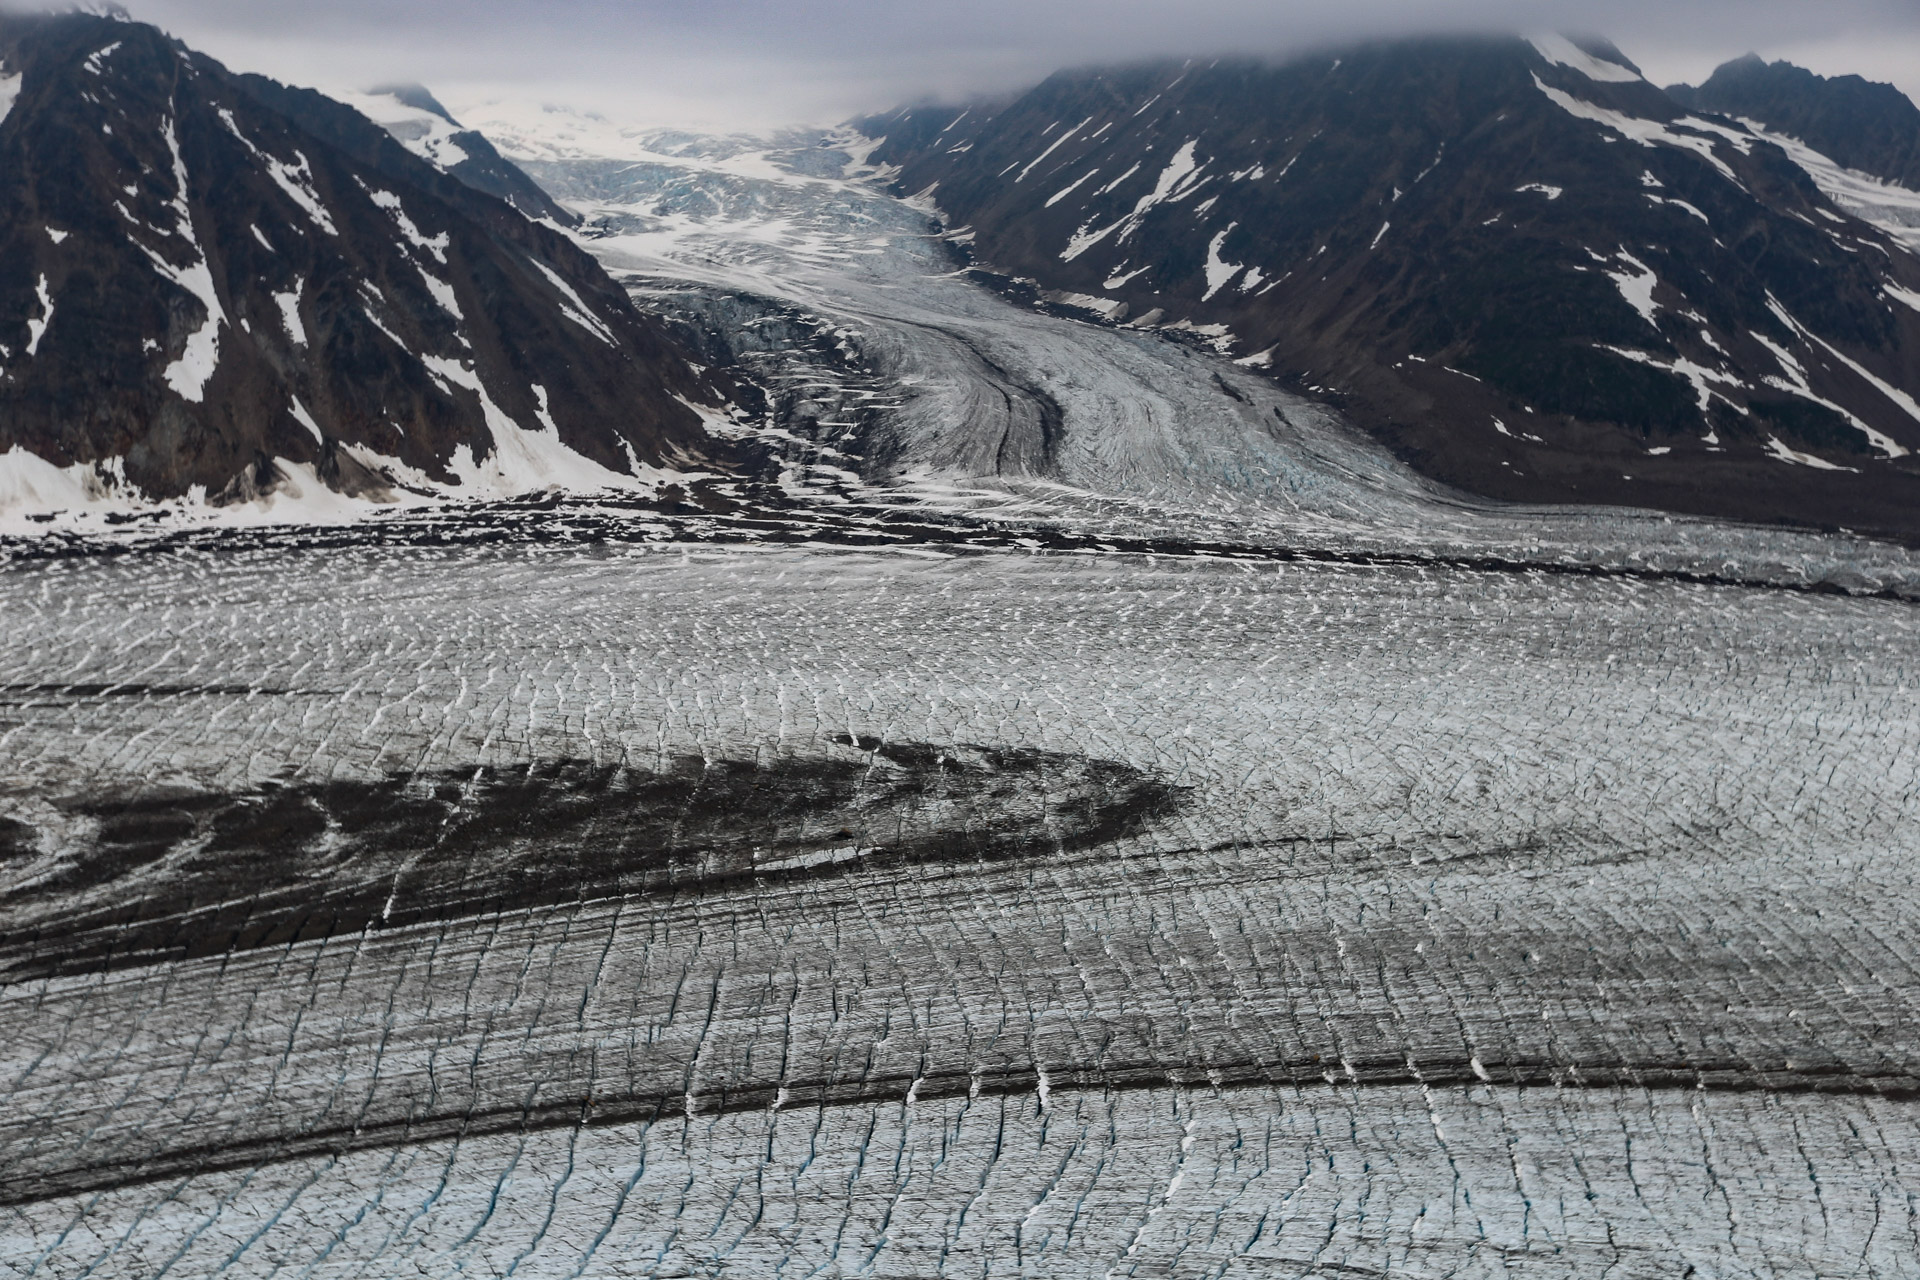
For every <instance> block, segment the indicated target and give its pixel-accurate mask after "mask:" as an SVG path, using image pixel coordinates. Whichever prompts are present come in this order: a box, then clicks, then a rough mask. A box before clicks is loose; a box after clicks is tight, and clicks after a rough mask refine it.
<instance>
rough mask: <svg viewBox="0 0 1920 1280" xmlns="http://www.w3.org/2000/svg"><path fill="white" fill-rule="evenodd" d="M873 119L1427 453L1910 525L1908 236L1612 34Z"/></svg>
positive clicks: (1026, 242) (1073, 270) (1565, 477)
mask: <svg viewBox="0 0 1920 1280" xmlns="http://www.w3.org/2000/svg"><path fill="white" fill-rule="evenodd" d="M860 124H861V127H862V128H863V129H864V130H865V131H866V132H867V133H868V134H869V135H872V136H884V138H885V141H884V142H883V143H882V145H881V146H880V147H879V148H878V149H877V150H876V151H875V152H874V155H873V159H874V160H875V161H876V162H878V163H887V164H892V165H896V166H899V169H900V172H899V174H898V179H897V183H898V189H899V190H900V191H902V192H903V193H923V192H924V193H928V194H929V196H930V198H931V199H932V200H933V201H934V202H935V203H937V204H938V205H939V207H940V209H941V210H942V212H943V213H944V215H945V216H946V218H947V220H948V221H949V222H950V223H951V225H952V227H953V228H954V229H955V231H956V232H958V231H961V230H963V229H969V230H970V232H971V235H970V237H966V239H967V241H968V242H969V243H971V245H972V247H973V250H974V252H975V253H976V254H977V256H978V258H979V259H980V261H981V262H982V263H984V264H986V265H988V266H991V267H993V268H995V269H998V270H1000V271H1004V272H1006V273H1008V274H1010V275H1014V276H1019V277H1026V278H1030V279H1032V280H1034V281H1037V282H1038V287H1039V288H1040V289H1041V290H1043V291H1046V292H1047V294H1048V296H1051V297H1053V298H1055V299H1060V300H1064V301H1066V302H1069V303H1073V302H1075V301H1077V302H1078V303H1079V304H1081V305H1091V306H1097V307H1098V308H1100V309H1102V310H1106V311H1108V312H1109V313H1112V312H1113V311H1114V309H1116V308H1121V310H1120V311H1119V313H1118V314H1119V318H1120V319H1122V320H1123V321H1125V322H1128V323H1143V322H1153V323H1158V324H1161V325H1168V324H1172V325H1176V326H1178V325H1180V324H1181V322H1190V323H1191V325H1192V326H1193V327H1195V328H1199V329H1202V330H1205V329H1206V327H1207V326H1215V325H1218V326H1224V331H1215V336H1216V338H1218V339H1219V340H1221V341H1226V340H1227V335H1230V338H1231V341H1232V343H1233V345H1232V351H1233V354H1235V355H1236V356H1239V357H1242V358H1243V359H1247V360H1249V361H1250V362H1251V363H1254V364H1256V365H1258V366H1261V367H1267V368H1270V369H1271V370H1272V371H1273V372H1274V374H1275V375H1276V376H1279V377H1282V378H1284V379H1287V380H1289V381H1292V382H1294V383H1295V384H1297V385H1299V386H1302V387H1304V388H1306V389H1308V390H1309V391H1311V392H1314V393H1317V394H1324V395H1326V396H1327V397H1328V398H1329V399H1331V400H1332V401H1333V402H1334V403H1336V404H1337V405H1339V406H1341V407H1342V408H1343V409H1344V410H1345V411H1346V412H1347V413H1348V414H1349V415H1350V416H1351V417H1352V418H1353V419H1354V420H1355V421H1356V422H1357V423H1358V424H1359V425H1361V426H1363V427H1364V428H1366V429H1368V430H1369V431H1371V432H1373V433H1374V434H1375V435H1376V436H1377V437H1378V438H1380V439H1382V440H1383V441H1384V442H1386V443H1387V444H1389V445H1390V446H1391V447H1392V448H1393V449H1394V450H1395V451H1396V452H1398V453H1399V454H1400V455H1401V456H1402V457H1403V458H1405V459H1407V460H1408V461H1409V462H1411V463H1412V464H1414V465H1415V466H1417V467H1419V468H1420V469H1422V470H1424V471H1425V472H1427V473H1428V474H1430V475H1433V476H1435V477H1437V478H1440V479H1443V480H1446V481H1448V482H1450V483H1453V484H1457V485H1460V486H1462V487H1464V488H1467V489H1470V490H1474V491H1477V492H1480V493H1484V494H1488V495H1491V496H1495V497H1500V498H1507V499H1514V500H1519V501H1550V502H1604V503H1622V504H1631V505H1637V506H1650V507H1656V508H1666V509H1669V510H1681V511H1691V512H1702V513H1708V514H1718V515H1725V516H1734V517H1741V518H1750V519H1762V520H1790V521H1796V522H1802V523H1812V524H1823V525H1842V526H1847V527H1851V528H1856V529H1871V530H1878V531H1881V532H1886V533H1893V534H1896V535H1900V536H1914V535H1916V534H1920V514H1917V513H1920V468H1917V467H1916V465H1915V463H1916V459H1915V457H1914V456H1913V451H1914V450H1916V449H1920V406H1916V404H1915V400H1916V398H1917V397H1916V393H1920V309H1916V308H1920V261H1916V259H1915V258H1914V257H1913V256H1912V253H1911V251H1910V250H1909V249H1908V247H1907V246H1906V244H1905V243H1904V242H1903V240H1902V238H1901V236H1900V235H1899V234H1896V233H1897V232H1898V230H1899V229H1898V228H1894V229H1892V230H1889V229H1888V228H1885V227H1882V226H1878V225H1874V224H1872V223H1869V222H1866V221H1862V220H1860V219H1859V218H1856V217H1854V216H1852V215H1851V214H1849V213H1847V212H1846V211H1844V210H1842V209H1840V208H1838V207H1837V206H1836V205H1835V204H1833V203H1832V202H1831V201H1830V200H1829V198H1828V197H1827V196H1825V195H1824V194H1823V193H1822V191H1821V189H1820V188H1819V187H1818V186H1817V185H1816V183H1815V182H1814V180H1813V178H1812V176H1810V173H1809V171H1807V170H1805V169H1803V168H1802V167H1801V166H1800V165H1799V164H1798V163H1796V162H1795V161H1794V160H1793V159H1792V158H1791V157H1790V156H1789V155H1788V154H1787V153H1786V152H1785V151H1783V150H1782V149H1781V148H1780V147H1778V146H1776V145H1774V144H1773V143H1771V142H1768V141H1766V140H1765V139H1764V138H1762V137H1761V136H1759V135H1758V134H1756V133H1754V132H1753V131H1751V130H1749V129H1747V128H1746V127H1745V126H1743V125H1742V124H1740V123H1739V122H1738V121H1735V120H1732V119H1729V118H1725V117H1718V116H1704V115H1700V114H1692V113H1690V112H1689V111H1688V109H1687V108H1686V107H1684V106H1683V105H1682V104H1680V103H1679V102H1677V101H1675V100H1674V99H1673V98H1671V97H1670V96H1668V95H1667V94H1666V93H1665V92H1663V91H1662V90H1660V89H1659V88H1657V87H1655V86H1654V85H1652V84H1649V83H1647V82H1646V81H1645V80H1643V79H1641V78H1640V77H1639V75H1638V74H1637V72H1636V71H1635V70H1634V69H1633V68H1632V67H1631V65H1630V64H1628V63H1627V62H1626V59H1625V58H1624V57H1622V56H1621V55H1620V54H1619V53H1618V51H1617V50H1613V49H1611V47H1610V46H1604V45H1591V46H1589V47H1588V48H1582V47H1580V46H1577V45H1575V44H1574V43H1572V42H1569V41H1542V42H1540V43H1539V44H1538V45H1536V44H1532V43H1529V42H1526V41H1521V40H1504V39H1474V40H1437V41H1419V42H1408V43H1400V44H1391V45H1379V46H1371V47H1367V48H1362V49H1357V50H1348V51H1345V52H1343V53H1341V54H1340V55H1339V56H1334V55H1332V54H1329V55H1327V56H1324V57H1315V58H1310V59H1302V60H1297V61H1293V62H1290V63H1285V64H1279V65H1275V64H1265V63H1256V62H1252V61H1241V62H1231V61H1221V62H1218V63H1214V64H1211V65H1201V64H1193V65H1187V66H1181V65H1163V66H1147V67H1134V68H1125V69H1117V70H1091V71H1076V72H1065V73H1061V74H1059V75H1056V76H1054V77H1052V78H1050V79H1049V80H1047V81H1046V82H1045V83H1043V84H1041V85H1039V86H1038V87H1036V88H1034V89H1033V90H1031V91H1029V92H1027V93H1025V94H1023V95H1020V96H1018V97H1016V98H1014V99H1012V100H1011V101H1007V102H1002V103H994V104H976V105H974V106H972V107H970V108H968V109H965V110H962V109H961V108H957V107H952V108H949V107H926V108H912V109H908V110H904V111H900V112H897V113H894V114H893V115H890V116H884V117H876V118H873V119H869V120H865V121H862V122H860ZM1069 295H1082V296H1081V297H1079V298H1078V299H1077V300H1076V299H1075V298H1073V297H1071V296H1069Z"/></svg>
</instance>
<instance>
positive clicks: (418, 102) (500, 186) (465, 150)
mask: <svg viewBox="0 0 1920 1280" xmlns="http://www.w3.org/2000/svg"><path fill="white" fill-rule="evenodd" d="M339 100H340V101H342V102H345V103H346V104H347V105H348V106H350V107H352V108H354V109H355V110H356V111H358V112H360V114H361V115H364V116H366V117H367V118H368V119H369V120H372V121H373V122H374V123H376V124H378V125H379V126H380V127H381V128H383V129H385V130H386V131H387V132H388V133H390V134H392V135H393V136H394V137H395V138H396V139H398V140H399V141H400V143H401V144H402V145H403V146H405V147H406V148H407V150H409V151H411V152H413V153H414V154H415V155H417V156H419V157H420V158H421V159H422V160H425V161H426V162H427V163H429V164H431V165H433V166H434V167H435V168H438V169H444V170H445V171H446V172H448V173H450V174H452V175H453V176H454V177H456V178H458V179H460V181H462V182H464V183H466V184H467V185H468V186H470V187H472V188H473V189H474V190H476V191H484V192H486V193H487V194H488V195H490V196H498V197H499V198H500V199H502V200H505V201H506V202H507V203H508V204H510V205H512V206H513V207H514V208H516V209H518V210H519V211H520V212H521V213H524V214H526V215H527V216H528V217H529V218H534V219H546V220H547V221H549V222H556V223H558V224H560V225H561V226H563V227H570V226H573V225H574V224H575V223H576V222H577V221H578V219H577V218H575V217H574V215H573V214H571V213H569V212H567V210H566V209H564V208H562V207H561V206H560V205H559V204H557V203H555V202H554V199H553V197H552V196H550V195H548V194H547V193H546V192H545V191H542V190H541V189H540V186H539V184H538V183H536V182H535V181H534V180H533V179H532V178H529V177H528V176H527V175H526V174H525V173H524V172H522V171H521V169H520V168H519V166H517V165H515V164H514V163H513V162H512V161H511V160H508V159H507V158H506V157H505V156H503V155H501V154H500V152H499V151H498V150H496V149H495V147H494V145H493V143H492V142H491V141H490V140H489V139H488V138H487V135H486V134H484V133H481V132H480V131H479V130H478V129H469V128H466V127H465V126H464V125H462V124H461V123H460V122H459V121H458V120H456V119H454V118H453V113H452V112H450V111H448V110H447V109H446V108H445V107H444V106H442V105H441V104H440V100H439V99H438V98H436V97H434V96H433V94H432V93H430V92H429V91H428V90H427V89H426V88H425V86H423V85H417V84H412V85H392V86H388V87H386V88H382V89H376V90H374V91H373V92H371V93H354V94H342V95H340V97H339Z"/></svg>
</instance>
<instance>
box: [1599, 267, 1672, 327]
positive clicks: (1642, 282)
mask: <svg viewBox="0 0 1920 1280" xmlns="http://www.w3.org/2000/svg"><path fill="white" fill-rule="evenodd" d="M1617 256H1618V257H1619V258H1620V259H1621V260H1622V261H1624V262H1625V263H1626V264H1627V265H1628V266H1629V267H1631V268H1633V269H1632V270H1630V271H1609V272H1607V278H1608V279H1609V280H1612V281H1613V285H1614V288H1616V289H1618V290H1620V296H1621V297H1623V298H1625V299H1626V300H1627V305H1628V306H1630V307H1632V308H1633V309H1634V310H1635V311H1638V312H1639V313H1640V318H1641V319H1642V320H1645V321H1646V322H1647V323H1648V324H1650V325H1652V326H1653V327H1654V328H1656V329H1658V328H1659V327H1660V321H1659V316H1660V304H1659V303H1657V302H1655V301H1654V300H1653V291H1654V289H1655V287H1656V286H1658V285H1659V283H1660V277H1658V276H1656V275H1655V274H1654V273H1653V268H1652V267H1649V266H1648V265H1647V264H1646V263H1644V262H1642V261H1640V259H1638V258H1636V257H1634V256H1633V255H1632V254H1630V253H1628V252H1627V251H1626V250H1625V249H1621V250H1620V252H1619V254H1618V255H1617Z"/></svg>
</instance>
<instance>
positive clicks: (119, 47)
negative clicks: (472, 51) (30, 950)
mask: <svg viewBox="0 0 1920 1280" xmlns="http://www.w3.org/2000/svg"><path fill="white" fill-rule="evenodd" d="M0 58H4V64H5V67H6V70H7V72H8V74H9V76H10V77H11V78H12V80H13V83H14V84H15V86H16V90H15V92H16V96H15V97H14V99H13V100H12V101H11V102H10V103H9V104H8V109H7V112H6V115H5V117H4V119H0V363H3V366H4V377H0V470H5V471H6V472H7V475H6V476H5V477H0V480H4V483H0V488H11V489H12V490H16V491H17V490H23V489H24V490H32V491H35V492H36V493H37V494H38V497H39V498H40V499H41V500H42V505H44V503H45V500H48V499H53V500H59V499H62V498H72V499H73V500H75V501H85V500H88V499H90V498H98V497H102V496H112V495H115V494H118V495H121V496H125V497H129V498H137V499H140V500H146V501H152V500H165V499H176V498H190V497H191V496H192V495H194V494H202V495H205V496H206V499H205V500H207V501H211V502H215V503H219V502H237V501H245V500H250V499H253V498H257V497H260V496H262V495H264V494H271V493H273V492H275V491H290V490H301V491H310V492H308V493H307V496H308V497H314V496H323V495H325V494H327V493H343V494H348V495H357V496H361V497H365V498H367V499H369V500H374V501H386V500H391V499H393V498H395V497H396V496H400V495H404V494H405V493H406V492H408V491H412V492H414V493H420V494H434V495H439V494H446V493H459V494H468V495H474V496H486V495H489V494H507V493H514V492H522V491H526V490H528V489H537V488H541V487H544V486H545V485H546V484H549V483H556V484H564V485H568V486H570V487H602V486H624V487H638V486H642V485H644V484H645V483H646V481H645V480H644V477H645V476H646V475H647V474H648V473H649V470H650V469H651V468H658V467H660V466H662V465H665V464H682V463H694V464H707V463H719V462H722V461H724V460H725V459H727V458H728V457H730V456H731V454H732V452H733V448H732V446H730V445H728V444H726V443H725V442H723V441H720V440H717V439H716V438H714V437H713V436H712V435H710V434H709V432H708V430H707V428H706V420H707V417H708V416H710V415H713V414H717V413H719V412H720V411H721V407H722V406H723V405H724V404H725V403H726V400H727V395H728V388H729V385H730V384H728V383H727V382H726V379H725V376H724V375H723V374H715V373H712V372H710V371H701V370H699V369H697V368H696V367H695V365H694V364H693V363H692V361H691V359H690V358H689V356H688V355H687V354H686V353H685V352H684V351H683V350H682V349H681V348H680V347H679V345H678V343H677V341H676V340H675V339H673V338H672V337H671V336H670V334H669V333H668V332H667V330H666V328H665V327H664V326H663V325H662V324H661V323H660V322H658V321H657V320H654V319H651V318H649V317H646V316H644V315H642V314H641V313H640V312H638V311H637V310H635V309H634V307H633V305H632V303H631V302H630V300H629V299H628V298H627V297H626V295H625V293H624V291H622V290H621V289H620V288H619V287H618V286H617V285H614V284H613V282H612V281H611V280H610V279H608V278H607V277H606V274H605V272H604V271H603V270H602V269H601V268H600V267H599V265H598V264H597V263H596V262H594V260H593V259H592V258H591V257H590V256H589V255H587V254H586V253H584V252H583V251H581V250H580V249H578V248H577V246H575V245H573V244H572V243H571V242H570V241H569V240H568V239H567V238H566V237H565V236H564V235H562V234H560V233H559V232H558V231H556V230H554V229H552V228H549V227H545V226H542V225H540V224H537V223H534V222H531V221H529V220H528V219H526V218H525V217H524V216H523V215H521V214H520V213H518V212H516V211H515V210H513V209H512V208H511V207H509V206H508V205H506V204H505V203H503V202H501V201H499V200H496V199H494V198H493V197H491V196H488V195H486V194H484V193H482V192H479V191H476V190H474V189H473V188H472V187H470V186H468V185H466V184H464V183H462V182H460V181H458V180H457V179H455V178H453V177H451V176H448V175H446V174H444V173H442V172H440V171H439V170H437V169H435V168H433V167H432V166H430V165H428V164H427V163H426V162H425V161H423V160H420V159H418V158H417V157H415V156H413V155H412V154H411V153H409V152H408V151H407V150H406V149H405V148H404V147H403V146H401V145H400V144H399V143H398V142H397V141H394V140H393V139H392V138H391V137H390V136H389V135H388V134H387V133H386V132H385V131H384V130H382V129H381V128H380V127H379V126H377V125H375V124H373V123H372V122H370V121H365V120H364V119H363V118H361V117H358V116H357V115H355V114H354V113H352V112H351V110H350V109H348V108H346V107H344V106H339V105H338V104H332V105H331V106H326V105H322V104H325V103H326V100H325V99H321V98H319V96H318V95H312V98H310V99H309V98H303V97H301V94H302V91H297V90H288V89H286V88H285V87H284V86H277V85H274V84H273V83H272V82H270V81H265V80H263V79H261V78H258V77H244V76H235V75H233V74H232V73H230V72H228V71H227V70H226V69H225V68H224V67H222V66H220V64H218V63H217V62H214V61H213V60H211V59H208V58H205V57H204V56H202V55H199V54H195V53H193V52H191V51H190V50H188V49H186V48H185V46H183V45H180V44H179V43H178V42H176V41H174V40H172V39H171V38H170V37H167V36H165V35H164V34H163V33H161V32H159V31H158V30H156V29H155V28H152V27H149V26H145V25H142V24H138V23H132V22H127V21H124V20H120V19H115V18H112V17H100V16H92V15H82V14H66V15H49V16H24V17H22V16H9V17H6V18H3V19H0ZM276 96H277V97H278V98H279V99H280V101H281V103H282V104H284V105H288V106H290V107H292V108H293V110H292V111H291V113H289V112H286V111H282V110H280V109H278V107H277V106H276V105H274V104H273V103H272V102H271V101H269V100H270V99H273V98H275V97H276ZM301 116H304V117H305V118H306V119H307V120H308V121H309V122H310V123H311V122H314V121H316V120H322V118H324V120H323V122H322V123H323V127H324V128H325V129H327V130H328V131H330V132H331V133H332V135H333V136H332V139H331V140H329V139H328V138H326V137H322V136H321V135H320V134H318V133H316V132H314V131H313V128H312V127H308V126H306V125H303V124H302V123H301V120H300V118H299V117H301ZM356 153H357V154H356ZM15 496H16V497H18V496H20V495H19V494H18V493H16V495H15Z"/></svg>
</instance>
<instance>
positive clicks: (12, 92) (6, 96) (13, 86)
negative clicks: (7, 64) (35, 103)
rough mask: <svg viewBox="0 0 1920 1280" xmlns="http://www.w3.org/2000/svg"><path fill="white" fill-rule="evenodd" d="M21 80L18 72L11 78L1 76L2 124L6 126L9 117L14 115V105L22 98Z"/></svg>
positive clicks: (0, 120)
mask: <svg viewBox="0 0 1920 1280" xmlns="http://www.w3.org/2000/svg"><path fill="white" fill-rule="evenodd" d="M21 78H22V77H21V76H20V74H19V73H18V72H16V73H14V74H13V75H10V76H8V75H0V124H5V123H6V121H7V117H8V116H10V115H12V114H13V104H14V103H15V102H16V101H18V100H19V97H20V81H21Z"/></svg>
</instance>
